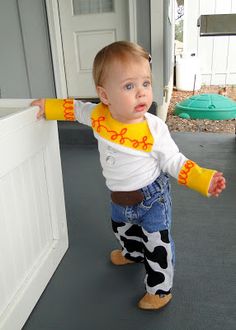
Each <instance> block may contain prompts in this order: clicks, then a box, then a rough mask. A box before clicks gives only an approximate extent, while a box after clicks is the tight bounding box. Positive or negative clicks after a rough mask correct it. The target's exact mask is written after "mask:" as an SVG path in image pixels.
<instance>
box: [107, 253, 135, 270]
mask: <svg viewBox="0 0 236 330" xmlns="http://www.w3.org/2000/svg"><path fill="white" fill-rule="evenodd" d="M110 259H111V262H112V263H113V265H116V266H122V265H127V264H134V261H132V260H129V259H126V258H125V257H124V256H123V254H122V253H121V250H113V251H112V252H111V255H110Z"/></svg>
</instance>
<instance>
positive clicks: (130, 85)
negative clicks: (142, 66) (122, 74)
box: [125, 83, 134, 91]
mask: <svg viewBox="0 0 236 330" xmlns="http://www.w3.org/2000/svg"><path fill="white" fill-rule="evenodd" d="M132 88H134V84H132V83H128V84H126V85H125V89H126V90H128V91H129V90H131V89H132Z"/></svg>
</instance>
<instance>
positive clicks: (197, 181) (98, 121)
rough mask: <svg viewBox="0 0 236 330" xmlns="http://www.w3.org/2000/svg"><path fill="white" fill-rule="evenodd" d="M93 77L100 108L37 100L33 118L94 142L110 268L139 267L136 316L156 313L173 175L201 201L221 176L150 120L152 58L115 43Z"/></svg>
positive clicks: (167, 253) (169, 258) (221, 184)
mask: <svg viewBox="0 0 236 330" xmlns="http://www.w3.org/2000/svg"><path fill="white" fill-rule="evenodd" d="M93 78H94V82H95V86H96V90H97V94H98V96H99V98H100V101H101V103H99V104H93V103H89V102H88V103H84V102H82V101H79V100H72V99H65V100H59V99H40V100H36V101H34V102H33V103H32V105H37V106H39V107H40V110H39V112H38V113H37V117H38V118H41V117H46V119H50V120H72V121H74V120H78V121H79V122H80V123H83V124H85V125H88V126H91V127H92V129H93V133H94V136H95V138H96V139H97V140H98V149H99V152H100V161H101V166H102V169H103V175H104V177H105V180H106V185H107V187H108V189H109V190H110V192H111V223H112V228H113V231H114V234H115V236H116V237H117V239H118V240H119V242H120V245H121V248H120V249H119V250H114V251H112V252H111V255H110V259H111V262H112V263H113V264H114V265H126V264H132V263H137V262H143V264H144V267H145V270H146V276H145V289H146V293H145V295H144V297H143V298H142V299H141V300H140V301H139V303H138V306H139V307H140V308H141V309H151V310H156V309H159V308H161V307H163V306H165V305H166V304H167V303H168V302H169V301H170V300H171V298H172V294H171V288H172V285H173V274H174V260H175V252H174V243H173V240H172V237H171V233H170V229H171V197H170V186H169V177H168V175H169V174H170V175H171V176H173V177H174V178H176V179H177V180H178V183H179V184H180V185H183V186H186V187H189V188H191V189H194V190H196V191H198V192H199V193H201V194H203V195H205V196H218V195H219V194H220V193H221V192H222V190H223V189H224V188H225V179H224V177H223V174H222V173H220V172H217V171H215V170H212V169H206V168H202V167H200V166H199V165H197V164H196V163H195V162H194V161H192V160H190V159H187V158H186V157H185V156H184V155H183V154H182V153H180V151H179V149H178V147H177V146H176V144H175V142H174V141H173V140H172V138H171V136H170V133H169V131H168V128H167V126H166V124H165V123H164V122H163V121H162V120H161V119H159V118H158V117H157V116H154V115H152V114H150V113H148V112H147V111H148V109H149V108H150V106H151V104H152V101H153V95H152V74H151V69H150V55H149V54H148V53H147V52H146V51H145V50H144V49H143V48H142V47H140V46H139V45H137V44H134V43H130V42H125V41H119V42H114V43H112V44H110V45H108V46H106V47H104V48H103V49H102V50H100V51H99V52H98V54H97V55H96V57H95V59H94V64H93Z"/></svg>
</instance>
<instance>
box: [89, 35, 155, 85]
mask: <svg viewBox="0 0 236 330" xmlns="http://www.w3.org/2000/svg"><path fill="white" fill-rule="evenodd" d="M140 57H142V58H145V59H147V60H148V61H149V62H150V55H149V53H148V52H147V51H146V50H145V49H144V48H143V47H141V46H139V45H137V44H135V43H132V42H129V41H116V42H113V43H112V44H110V45H108V46H106V47H104V48H102V49H101V50H100V51H99V52H98V53H97V55H96V56H95V59H94V62H93V80H94V83H95V86H102V85H103V83H104V79H105V77H106V74H107V72H108V70H109V65H110V64H111V63H112V62H113V61H115V60H118V61H122V62H128V61H130V59H132V58H133V59H134V60H135V59H136V60H138V59H139V58H140Z"/></svg>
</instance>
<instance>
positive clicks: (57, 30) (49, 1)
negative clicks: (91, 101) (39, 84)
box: [46, 0, 68, 98]
mask: <svg viewBox="0 0 236 330" xmlns="http://www.w3.org/2000/svg"><path fill="white" fill-rule="evenodd" d="M46 8H47V17H48V26H49V35H50V42H51V51H52V60H53V70H54V77H55V85H56V96H57V98H66V97H67V96H68V91H67V83H66V72H65V63H64V54H63V47H62V40H61V27H60V18H59V9H58V1H57V0H46Z"/></svg>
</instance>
